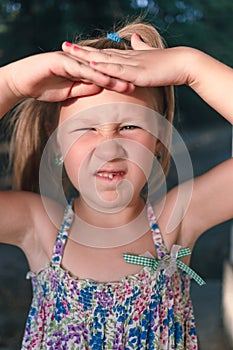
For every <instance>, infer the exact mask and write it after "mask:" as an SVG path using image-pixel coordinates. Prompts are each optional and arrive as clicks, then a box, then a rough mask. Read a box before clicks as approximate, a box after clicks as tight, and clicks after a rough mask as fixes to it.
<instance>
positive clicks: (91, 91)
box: [69, 82, 103, 98]
mask: <svg viewBox="0 0 233 350" xmlns="http://www.w3.org/2000/svg"><path fill="white" fill-rule="evenodd" d="M102 90H103V88H102V87H100V86H98V85H94V84H90V83H85V82H75V83H74V84H73V85H72V87H71V89H70V96H69V98H74V97H83V96H91V95H96V94H98V93H99V92H101V91H102Z"/></svg>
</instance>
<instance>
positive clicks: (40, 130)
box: [11, 20, 174, 192]
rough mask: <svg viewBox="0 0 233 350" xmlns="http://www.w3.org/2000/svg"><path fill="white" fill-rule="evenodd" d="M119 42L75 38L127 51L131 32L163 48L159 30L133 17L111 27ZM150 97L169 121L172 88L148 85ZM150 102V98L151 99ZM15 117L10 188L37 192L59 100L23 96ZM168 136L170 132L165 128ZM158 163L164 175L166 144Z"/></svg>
mask: <svg viewBox="0 0 233 350" xmlns="http://www.w3.org/2000/svg"><path fill="white" fill-rule="evenodd" d="M113 31H116V32H117V33H118V35H119V37H120V38H121V39H122V40H121V42H116V41H113V40H111V39H108V38H107V37H106V34H104V35H103V34H102V35H101V36H99V37H98V38H96V39H87V40H78V41H77V40H76V42H77V43H78V44H79V45H82V46H85V45H87V46H91V47H94V48H97V49H107V48H113V49H119V50H131V49H132V48H131V45H130V40H131V36H132V34H134V33H137V34H139V35H140V37H141V39H142V40H143V41H144V42H145V43H146V44H148V45H150V46H151V47H153V48H159V49H164V48H165V44H164V42H163V39H162V37H161V36H160V34H159V32H158V31H157V30H156V29H155V28H154V27H153V26H152V25H150V24H147V23H140V22H139V20H136V21H134V22H132V23H130V24H127V25H125V26H124V27H123V28H114V30H113ZM147 89H149V90H150V91H151V97H152V99H154V105H155V110H157V111H158V112H159V113H160V114H162V115H164V116H165V118H166V119H167V120H168V121H169V122H172V121H173V114H174V94H173V87H171V86H167V87H166V86H165V87H154V88H153V87H150V88H147ZM152 101H153V100H152ZM14 116H15V117H16V119H17V122H16V124H15V131H14V137H13V143H12V146H13V147H11V149H12V150H13V149H14V155H13V157H12V159H13V162H14V166H13V188H15V189H20V190H29V191H33V192H39V179H38V177H39V166H40V160H41V155H42V152H43V149H44V147H45V144H46V142H47V140H48V138H49V136H50V135H51V133H52V132H53V131H54V130H55V129H56V127H57V125H58V120H59V103H48V102H41V101H37V100H34V99H27V100H25V101H23V102H22V103H20V104H19V105H18V106H17V107H16V108H15V110H14ZM168 134H169V135H167V136H168V138H169V139H170V138H171V135H170V134H171V132H170V131H168ZM160 163H161V166H162V168H163V171H164V173H165V174H167V172H168V170H169V164H170V156H169V149H168V147H165V146H163V147H162V149H161V158H160Z"/></svg>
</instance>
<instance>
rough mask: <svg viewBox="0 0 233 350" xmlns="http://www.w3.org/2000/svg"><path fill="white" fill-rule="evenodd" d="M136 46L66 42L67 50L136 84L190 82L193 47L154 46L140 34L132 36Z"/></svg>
mask: <svg viewBox="0 0 233 350" xmlns="http://www.w3.org/2000/svg"><path fill="white" fill-rule="evenodd" d="M131 45H132V48H133V49H134V50H115V49H105V50H97V49H94V48H91V47H87V46H85V47H82V46H77V45H72V46H70V45H66V43H64V44H63V46H62V49H63V51H64V52H66V53H68V54H71V55H73V56H74V57H76V58H78V59H81V60H83V61H86V62H87V63H89V64H90V67H93V68H95V70H98V71H99V72H101V73H104V74H106V75H109V76H111V77H117V78H119V79H122V80H124V81H128V82H131V83H133V84H134V85H136V86H167V85H181V84H185V83H188V82H189V80H190V79H189V78H190V77H189V66H187V63H188V62H189V59H188V58H189V56H190V55H192V53H193V51H197V50H194V49H191V48H185V47H177V48H171V49H156V48H151V47H150V46H148V45H147V44H145V43H144V42H143V41H141V39H140V37H139V36H138V35H137V34H134V35H133V36H132V38H131Z"/></svg>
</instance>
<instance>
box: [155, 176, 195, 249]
mask: <svg viewBox="0 0 233 350" xmlns="http://www.w3.org/2000/svg"><path fill="white" fill-rule="evenodd" d="M192 191H193V181H187V182H185V183H183V184H181V185H179V186H175V187H174V188H172V189H171V190H170V191H168V193H167V194H166V196H164V197H161V198H160V200H159V201H157V202H156V203H154V205H153V208H154V212H155V213H156V217H157V221H158V225H159V228H160V231H161V234H162V236H163V240H164V242H165V245H166V247H167V249H168V250H169V251H170V249H171V247H172V245H173V244H179V245H181V246H182V247H189V248H190V249H191V248H192V247H193V245H194V243H195V242H194V241H193V240H192V239H191V236H190V235H185V234H184V230H183V223H184V218H185V216H186V213H187V211H188V208H189V205H190V202H191V197H192Z"/></svg>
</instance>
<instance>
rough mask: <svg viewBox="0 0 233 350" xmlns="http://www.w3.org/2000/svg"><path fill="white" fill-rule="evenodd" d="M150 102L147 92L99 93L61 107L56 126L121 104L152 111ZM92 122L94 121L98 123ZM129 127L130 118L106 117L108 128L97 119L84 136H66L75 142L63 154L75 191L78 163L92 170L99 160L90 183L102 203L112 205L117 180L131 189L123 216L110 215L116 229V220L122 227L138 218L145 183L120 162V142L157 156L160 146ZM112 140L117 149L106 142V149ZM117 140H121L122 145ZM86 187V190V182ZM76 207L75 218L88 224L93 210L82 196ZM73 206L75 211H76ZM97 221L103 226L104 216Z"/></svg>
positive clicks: (129, 163)
mask: <svg viewBox="0 0 233 350" xmlns="http://www.w3.org/2000/svg"><path fill="white" fill-rule="evenodd" d="M151 100H152V98H151V93H150V92H149V90H147V89H143V88H137V89H136V90H135V92H134V93H132V94H130V95H125V94H121V93H116V92H113V91H109V90H103V91H102V92H101V93H100V94H98V95H95V96H91V97H90V96H88V97H87V98H85V97H83V98H81V99H77V100H74V101H72V102H71V103H70V104H65V105H63V106H62V108H61V114H60V125H63V124H62V123H63V122H67V121H68V120H69V119H71V118H72V117H73V116H74V115H76V114H77V113H79V112H80V111H83V110H86V109H87V108H92V107H93V109H94V108H95V106H98V105H101V104H110V103H116V102H120V103H122V102H123V103H131V104H132V103H134V104H137V105H140V106H144V107H149V108H153V107H154V106H153V105H152V102H151ZM124 118H125V116H124ZM96 119H98V121H97V120H96ZM103 120H104V123H103ZM131 124H132V123H130V118H129V122H128V123H127V118H126V120H125V119H124V120H123V118H122V116H118V117H117V118H116V117H115V115H114V116H109V124H108V123H106V116H105V118H104V119H103V118H101V117H98V116H97V118H95V127H94V128H92V127H91V128H90V124H88V125H87V130H84V132H83V130H82V132H83V133H82V134H80V133H78V131H76V130H75V131H74V132H72V133H71V135H68V138H69V137H70V136H73V135H74V134H75V132H77V140H75V142H74V141H73V144H72V146H71V147H69V149H68V150H66V151H67V153H66V154H65V157H64V158H65V159H64V164H65V167H66V171H67V173H68V176H69V178H70V180H71V181H72V183H73V184H74V186H75V187H76V188H77V189H78V190H79V186H78V184H77V174H78V173H79V170H80V167H81V165H82V162H83V161H84V160H86V161H87V164H86V165H87V167H89V168H90V167H92V168H93V164H94V162H95V160H93V159H95V158H98V159H102V163H103V165H102V166H101V167H100V168H97V169H96V170H98V174H96V172H94V174H92V176H94V178H95V179H94V180H95V181H96V182H95V183H96V189H97V192H98V194H99V195H100V196H101V198H102V199H103V200H105V201H114V200H115V199H116V197H117V195H118V194H117V192H116V185H117V183H118V182H119V180H122V179H127V180H128V181H129V182H130V183H131V184H132V185H133V189H134V195H133V198H132V201H131V202H130V203H129V205H128V207H127V208H126V209H125V210H124V214H123V213H122V212H121V213H118V215H114V218H113V215H111V219H110V217H109V220H110V221H111V225H114V222H116V223H117V225H119V220H120V221H121V222H122V224H125V223H127V221H128V220H132V218H134V217H135V216H136V215H138V212H139V211H141V210H142V208H143V204H144V203H143V201H142V200H141V198H140V192H141V189H142V188H143V186H144V185H145V183H146V178H145V174H144V172H143V171H142V170H141V169H140V167H139V166H137V165H136V164H135V163H134V162H133V161H130V160H129V159H124V152H125V150H124V146H123V142H124V141H125V140H129V141H132V142H136V143H137V144H139V145H141V146H142V147H145V148H146V149H147V150H148V151H149V152H151V154H152V155H154V154H155V153H156V152H157V149H158V148H159V146H160V142H159V141H158V140H157V139H156V138H155V137H154V136H153V135H152V134H150V133H149V132H148V131H146V130H144V129H143V128H139V127H137V126H136V127H135V126H134V125H131ZM72 134H73V135H72ZM116 139H117V140H118V143H117V146H116V145H115V143H114V142H113V144H112V145H111V142H110V144H109V143H107V144H106V145H107V147H105V145H104V143H105V142H109V141H111V140H112V141H114V140H116ZM119 139H122V140H123V142H122V145H121V143H120V140H119ZM131 147H133V146H131ZM101 152H103V153H106V152H107V153H109V154H101ZM105 157H107V158H108V157H111V158H113V159H112V160H111V161H106V162H105V161H104V159H105ZM107 158H106V159H107ZM142 168H143V166H142ZM85 171H86V173H88V171H89V170H88V169H87V170H86V169H85ZM112 172H113V173H114V176H113V177H112V178H111V176H112V175H110V178H109V177H107V175H106V174H108V173H110V174H111V173H112ZM99 175H100V176H99ZM101 175H103V176H101ZM92 181H93V180H92ZM86 186H87V187H88V178H87V183H86ZM77 203H78V215H79V216H81V217H82V215H84V214H83V213H84V211H85V215H84V216H85V217H87V216H88V217H89V220H88V221H89V222H90V217H93V214H94V213H93V209H92V208H90V207H89V206H87V204H86V202H85V200H83V197H82V196H81V197H79V198H78V199H77V200H76V205H77ZM76 205H75V208H76V207H77V206H76ZM90 211H91V213H90ZM88 213H89V214H88ZM90 214H92V215H90ZM102 215H103V216H102ZM98 218H99V220H100V222H101V221H102V220H103V218H104V222H105V223H106V213H101V214H100V213H98ZM99 220H98V221H99ZM107 221H108V218H107ZM102 223H103V221H102ZM95 225H98V224H97V222H96V215H95Z"/></svg>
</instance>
